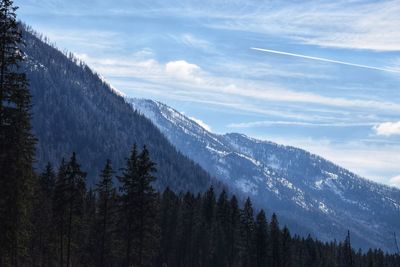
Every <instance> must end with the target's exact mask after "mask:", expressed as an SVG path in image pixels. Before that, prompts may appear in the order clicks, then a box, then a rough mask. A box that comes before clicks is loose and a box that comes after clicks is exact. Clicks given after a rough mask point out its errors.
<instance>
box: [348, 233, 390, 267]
mask: <svg viewBox="0 0 400 267" xmlns="http://www.w3.org/2000/svg"><path fill="white" fill-rule="evenodd" d="M341 255H342V260H341V261H342V262H341V266H343V267H353V266H354V261H353V250H352V249H351V241H350V231H347V236H346V239H345V241H344V244H343V246H342V253H341ZM380 266H383V265H380Z"/></svg>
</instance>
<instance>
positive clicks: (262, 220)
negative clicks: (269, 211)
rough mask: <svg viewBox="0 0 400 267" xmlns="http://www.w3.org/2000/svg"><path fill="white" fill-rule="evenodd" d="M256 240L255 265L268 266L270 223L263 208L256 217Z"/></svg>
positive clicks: (259, 266)
mask: <svg viewBox="0 0 400 267" xmlns="http://www.w3.org/2000/svg"><path fill="white" fill-rule="evenodd" d="M254 241H255V254H256V260H255V262H256V265H255V266H257V267H264V266H268V249H269V248H268V224H267V219H266V217H265V212H264V211H263V210H261V211H260V212H259V213H258V214H257V217H256V222H255V232H254Z"/></svg>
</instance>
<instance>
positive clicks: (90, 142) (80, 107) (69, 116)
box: [23, 30, 218, 192]
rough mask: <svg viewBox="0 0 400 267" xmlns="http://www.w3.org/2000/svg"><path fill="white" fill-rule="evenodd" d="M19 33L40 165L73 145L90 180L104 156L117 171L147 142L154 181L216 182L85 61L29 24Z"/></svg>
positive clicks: (181, 187) (177, 185)
mask: <svg viewBox="0 0 400 267" xmlns="http://www.w3.org/2000/svg"><path fill="white" fill-rule="evenodd" d="M23 38H24V41H25V43H26V46H25V47H23V52H24V53H25V57H26V61H25V65H24V66H23V68H24V70H25V72H26V73H27V76H28V79H29V82H30V90H31V93H32V95H33V99H32V100H33V109H32V113H33V120H32V125H33V131H34V134H35V136H36V137H37V138H38V140H39V142H38V145H37V157H36V158H37V168H38V169H39V170H41V169H42V168H43V166H44V165H45V164H46V163H47V162H52V163H53V164H55V165H58V164H59V162H60V160H61V158H62V157H66V158H67V157H70V155H71V153H72V152H73V151H75V152H77V155H78V159H79V161H80V163H81V164H82V167H83V169H84V170H86V171H87V172H88V178H89V183H91V184H94V183H95V182H96V177H97V175H98V174H99V172H100V170H101V169H102V168H103V166H104V164H105V160H106V159H107V158H109V159H111V160H112V162H113V166H114V169H115V170H117V171H118V170H119V169H120V168H122V167H124V166H125V158H126V157H127V156H128V155H129V152H130V150H131V148H132V145H133V144H134V143H136V144H137V145H138V146H139V147H141V146H143V145H146V146H147V147H148V149H149V151H150V156H151V157H152V159H153V160H155V162H156V163H157V169H158V173H157V174H156V176H157V177H158V178H159V179H158V180H157V184H156V186H157V187H159V188H165V187H166V186H170V187H171V188H172V189H174V190H176V191H186V190H192V191H195V192H196V191H203V190H205V189H206V188H208V187H209V186H210V185H211V184H213V183H215V180H213V179H212V178H211V177H210V176H209V175H208V174H207V173H206V172H205V171H204V170H203V169H202V168H201V167H200V166H199V165H198V164H195V163H194V162H193V161H191V160H189V159H188V158H187V157H185V156H183V155H182V154H181V153H179V152H177V150H176V149H175V148H174V147H173V146H172V145H171V144H170V143H169V142H168V140H167V139H166V138H165V137H164V135H163V134H161V133H160V131H159V130H158V129H157V128H156V127H155V126H154V125H153V124H152V123H151V122H150V121H149V120H148V119H147V118H145V117H144V116H142V115H140V114H138V113H137V112H135V111H134V110H133V109H132V107H131V106H130V105H129V104H127V103H126V102H125V100H124V99H123V97H121V96H120V95H118V94H117V93H116V92H114V91H113V90H112V89H111V88H110V86H109V85H107V84H106V83H105V82H103V81H102V79H101V78H100V77H99V76H98V75H97V74H95V73H94V72H93V71H92V70H90V69H89V68H88V67H87V66H86V65H85V64H83V63H80V62H79V61H77V60H76V59H74V58H73V57H72V56H70V57H67V56H65V55H64V54H63V53H61V52H60V51H58V50H57V49H55V48H54V47H52V46H50V45H48V44H46V43H45V42H43V41H41V40H40V38H38V37H36V35H35V34H32V33H30V31H29V30H28V31H27V30H24V32H23ZM217 186H218V185H217Z"/></svg>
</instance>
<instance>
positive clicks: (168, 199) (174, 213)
mask: <svg viewBox="0 0 400 267" xmlns="http://www.w3.org/2000/svg"><path fill="white" fill-rule="evenodd" d="M179 204H180V201H179V198H178V197H177V196H176V195H175V193H174V192H172V191H171V190H170V189H169V188H168V187H167V189H165V190H164V192H163V194H162V197H161V205H160V229H161V238H160V255H159V260H158V265H161V264H162V263H165V264H167V265H168V266H176V265H177V264H176V245H177V238H178V237H177V224H178V211H179ZM185 238H188V236H185Z"/></svg>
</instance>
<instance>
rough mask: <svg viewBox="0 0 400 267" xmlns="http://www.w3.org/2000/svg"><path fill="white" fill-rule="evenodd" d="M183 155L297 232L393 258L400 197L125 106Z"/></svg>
mask: <svg viewBox="0 0 400 267" xmlns="http://www.w3.org/2000/svg"><path fill="white" fill-rule="evenodd" d="M127 101H128V102H129V103H130V104H131V105H132V106H133V107H134V108H135V109H137V110H138V111H139V112H141V113H142V114H143V115H145V116H146V117H147V118H149V119H150V120H151V121H152V122H153V123H154V124H155V125H156V126H157V127H158V128H159V129H160V130H161V132H163V133H164V135H165V136H166V137H167V138H168V139H169V141H170V142H171V143H172V144H173V145H175V147H176V148H177V149H178V150H180V151H181V152H182V153H183V154H185V155H186V156H188V157H189V158H191V159H193V160H194V161H195V162H197V163H199V164H200V165H201V166H202V167H203V168H205V169H206V170H207V171H209V172H210V173H211V174H212V175H214V176H215V177H217V178H218V179H219V180H221V181H222V182H223V183H225V184H227V185H228V186H229V189H230V190H231V191H233V192H237V193H239V194H241V195H245V196H250V197H251V198H252V200H253V202H254V203H255V205H256V206H257V207H259V208H264V209H266V210H267V211H269V212H272V211H275V212H277V213H278V215H279V216H280V218H281V222H284V223H286V224H288V225H289V226H290V227H291V229H294V230H295V232H297V233H299V234H303V235H307V234H309V233H310V234H311V235H314V236H317V237H318V238H320V239H322V240H332V239H336V240H342V239H343V237H344V236H345V234H346V231H347V230H348V229H349V230H350V232H351V233H352V240H353V243H354V244H355V246H358V247H362V248H369V247H380V248H383V249H385V250H388V251H393V250H394V238H393V233H394V232H397V233H398V232H400V214H399V208H400V190H398V189H395V188H392V187H388V186H385V185H381V184H377V183H374V182H371V181H368V180H366V179H363V178H361V177H359V176H357V175H356V174H354V173H352V172H350V171H348V170H345V169H343V168H341V167H339V166H337V165H335V164H333V163H332V162H329V161H327V160H325V159H323V158H321V157H319V156H317V155H313V154H310V153H308V152H307V151H304V150H301V149H298V148H294V147H288V146H282V145H278V144H275V143H272V142H267V141H260V140H257V139H253V138H250V137H247V136H245V135H242V134H236V133H229V134H225V135H218V134H214V133H211V132H209V131H207V130H205V129H204V128H202V127H201V126H200V125H199V124H197V123H196V122H195V121H193V120H191V119H189V118H188V117H186V116H184V115H183V114H181V113H180V112H178V111H176V110H174V109H172V108H171V107H168V106H167V105H164V104H162V103H159V102H155V101H151V100H144V99H127Z"/></svg>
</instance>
